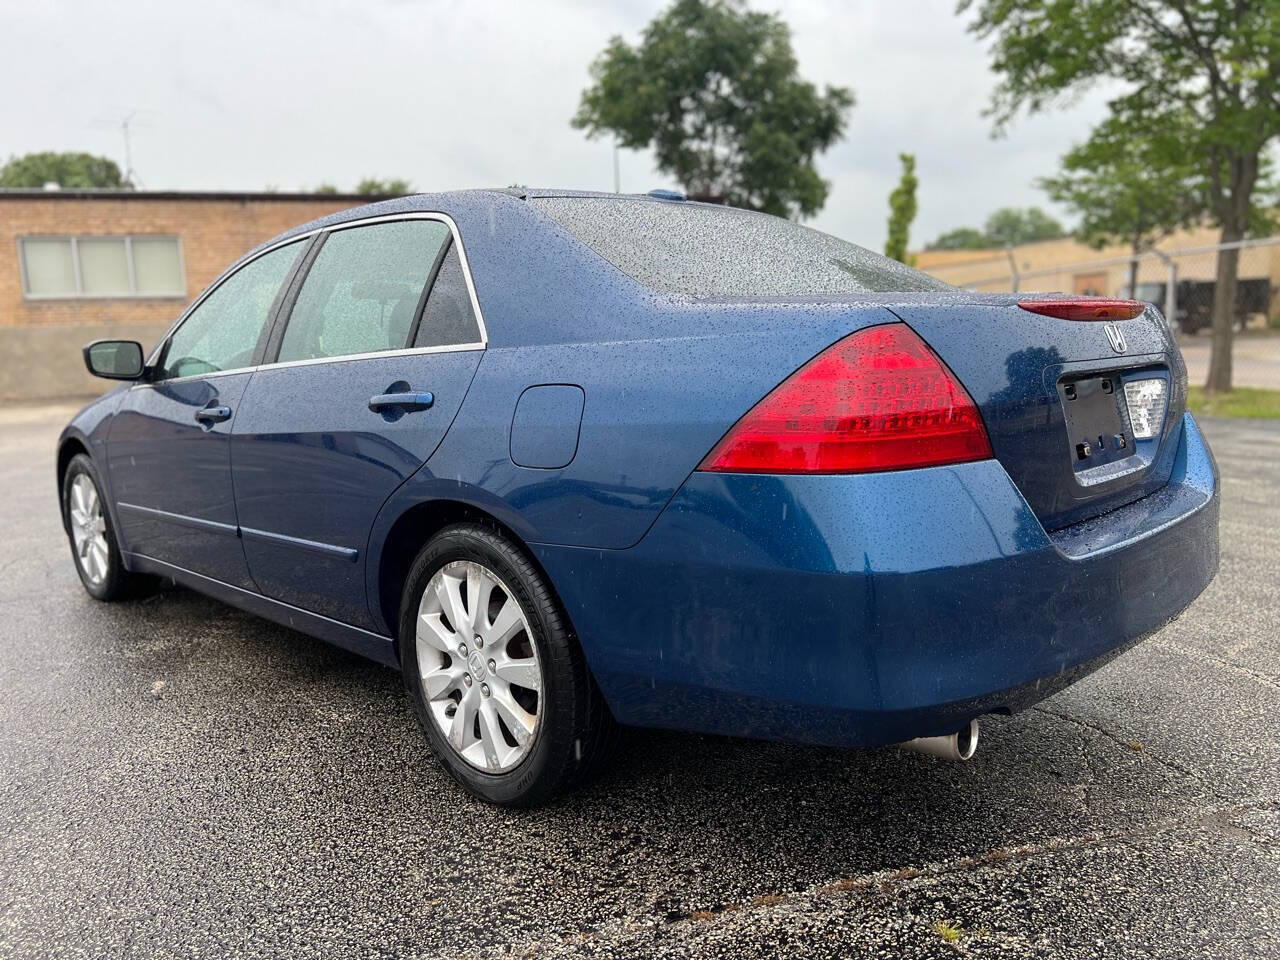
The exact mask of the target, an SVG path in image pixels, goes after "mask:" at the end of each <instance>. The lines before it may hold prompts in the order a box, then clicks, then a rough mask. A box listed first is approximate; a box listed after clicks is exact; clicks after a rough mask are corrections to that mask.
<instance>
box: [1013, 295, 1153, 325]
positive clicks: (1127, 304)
mask: <svg viewBox="0 0 1280 960" xmlns="http://www.w3.org/2000/svg"><path fill="white" fill-rule="evenodd" d="M1018 306H1020V307H1021V308H1022V309H1023V310H1030V311H1031V312H1032V313H1040V314H1044V316H1046V317H1057V318H1058V319H1059V320H1132V319H1133V318H1134V317H1136V316H1140V315H1141V314H1142V311H1143V310H1145V309H1146V306H1145V305H1144V304H1143V302H1142V301H1141V300H1114V299H1112V298H1110V297H1061V298H1059V299H1057V300H1019V301H1018Z"/></svg>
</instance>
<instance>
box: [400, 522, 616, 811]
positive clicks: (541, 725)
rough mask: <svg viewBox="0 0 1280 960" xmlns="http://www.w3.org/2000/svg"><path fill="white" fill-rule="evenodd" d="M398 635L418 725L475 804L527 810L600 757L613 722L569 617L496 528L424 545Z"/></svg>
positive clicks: (451, 530) (446, 534) (470, 529)
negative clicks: (483, 801) (484, 801)
mask: <svg viewBox="0 0 1280 960" xmlns="http://www.w3.org/2000/svg"><path fill="white" fill-rule="evenodd" d="M477 597H479V598H480V599H479V600H477V599H476V598H477ZM512 603H514V604H515V605H516V608H513V607H511V606H510V604H512ZM472 607H476V608H477V609H476V610H474V611H473V610H472V609H471V608H472ZM517 608H518V609H517ZM517 613H518V615H519V618H520V620H519V623H518V624H517V623H516V614H517ZM454 620H457V621H458V623H457V626H456V627H455V624H454V622H453V621H454ZM399 636H400V660H401V668H402V672H403V675H404V682H405V688H406V690H407V691H408V694H409V699H410V702H411V703H412V705H413V710H414V714H415V715H416V717H417V719H418V723H419V725H420V726H421V728H422V730H423V732H424V733H425V734H426V737H427V740H428V742H429V743H430V744H431V747H432V749H433V750H434V752H435V753H436V755H437V756H438V757H439V758H440V760H441V761H442V762H443V763H444V765H445V768H446V769H447V770H448V771H449V773H450V774H451V775H452V776H453V778H454V779H455V780H456V781H457V782H458V783H459V784H461V785H462V786H463V787H464V788H465V789H466V790H467V791H469V792H470V793H471V794H473V795H474V796H476V797H479V798H480V799H482V800H486V801H488V802H490V803H495V804H501V805H504V806H513V807H529V806H536V805H538V804H541V803H544V802H546V801H547V800H549V799H551V798H552V797H554V796H556V795H557V794H559V793H561V792H563V791H565V790H566V789H569V788H570V787H573V786H576V785H577V784H579V783H581V782H583V781H584V780H585V779H586V778H587V777H589V776H590V775H591V773H593V772H594V771H595V770H596V769H597V768H598V767H599V766H600V765H601V764H602V763H603V761H604V760H605V758H606V757H607V756H608V754H609V752H610V748H611V747H612V745H613V743H614V742H615V738H616V734H617V724H616V722H615V721H614V719H613V716H612V715H611V714H610V712H609V708H608V706H607V705H606V704H605V703H604V699H603V697H602V696H601V694H600V690H599V688H598V687H597V686H596V684H595V680H594V679H593V678H592V676H591V672H590V670H589V669H588V667H587V663H586V660H585V658H584V657H583V654H582V649H581V647H580V646H579V645H578V642H577V639H576V637H575V636H574V635H573V632H572V629H571V627H570V625H569V622H568V619H567V617H565V615H564V613H563V612H562V611H561V609H560V606H559V603H558V602H557V600H556V598H555V596H554V595H553V593H552V592H551V589H550V588H549V586H548V584H547V582H546V580H545V578H544V577H543V575H542V573H541V572H540V571H539V570H538V569H537V567H536V566H535V565H534V564H533V562H532V561H531V560H530V559H529V557H528V556H527V555H526V554H525V553H524V552H523V551H522V550H521V549H520V548H519V547H517V546H516V545H515V544H514V543H512V542H511V541H510V540H509V539H508V538H507V537H505V536H503V535H502V534H501V533H500V532H498V531H497V530H495V529H491V528H489V527H487V526H481V525H479V524H471V523H467V524H458V525H454V526H450V527H446V528H445V529H443V530H441V531H440V532H439V533H437V534H436V535H435V536H434V537H432V538H431V540H430V541H429V542H428V543H427V545H426V546H425V547H423V549H422V551H421V552H420V553H419V554H418V557H417V559H416V560H415V561H414V563H413V566H412V568H411V569H410V571H409V575H408V577H407V579H406V582H405V588H404V594H403V597H402V601H401V608H400V633H399ZM504 637H505V639H504ZM486 643H487V646H486ZM517 701H518V702H517ZM517 708H519V709H517ZM530 718H532V720H533V723H532V724H530V722H529V720H530Z"/></svg>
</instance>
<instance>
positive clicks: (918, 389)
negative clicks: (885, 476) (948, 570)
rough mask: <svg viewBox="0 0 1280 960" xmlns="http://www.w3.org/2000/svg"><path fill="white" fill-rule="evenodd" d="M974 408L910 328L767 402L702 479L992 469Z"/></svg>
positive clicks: (888, 329) (846, 353)
mask: <svg viewBox="0 0 1280 960" xmlns="http://www.w3.org/2000/svg"><path fill="white" fill-rule="evenodd" d="M990 456H991V443H990V441H988V439H987V431H986V428H985V427H984V426H983V424H982V417H981V416H980V415H979V414H978V408H977V407H976V406H974V403H973V400H972V399H970V397H969V394H968V393H967V392H965V389H964V387H962V386H961V385H960V382H959V381H958V380H956V378H955V376H954V375H953V374H952V373H951V371H950V370H948V369H947V368H946V366H944V365H943V363H942V361H941V360H939V359H938V358H937V356H935V355H934V353H933V351H932V350H930V349H929V348H928V347H927V346H926V345H925V342H924V341H923V340H921V339H920V338H919V337H918V336H916V334H915V333H914V332H913V331H912V330H911V328H910V327H908V326H906V324H902V323H890V324H884V325H883V326H878V327H868V328H866V329H865V330H859V331H858V332H857V333H852V334H850V335H849V336H847V337H845V338H844V339H843V340H840V341H839V342H837V343H835V344H833V345H832V346H830V347H828V348H827V349H826V350H824V351H823V352H822V353H820V354H818V355H817V356H816V357H814V358H813V359H812V360H810V361H809V362H808V363H806V364H805V365H804V366H803V367H801V368H800V369H799V370H797V371H796V372H795V373H793V374H792V375H791V376H790V377H788V378H787V379H786V380H784V381H783V382H782V383H781V384H779V385H778V386H777V387H775V388H774V390H773V392H772V393H770V394H769V395H768V396H767V397H765V398H764V399H763V400H761V401H760V402H759V403H758V404H756V405H755V407H753V408H752V409H751V411H750V412H749V413H747V415H746V416H744V417H743V418H742V419H741V420H739V421H738V422H737V423H736V424H734V426H733V428H732V429H730V431H729V432H728V433H727V434H726V435H725V436H724V438H723V439H722V440H721V441H720V442H719V443H718V444H716V446H715V449H714V450H712V451H711V452H710V453H709V454H707V458H706V459H705V460H703V461H702V464H701V465H700V466H699V467H698V469H699V470H716V471H722V472H726V473H865V472H868V471H872V470H904V469H907V468H910V467H932V466H938V465H939V464H945V463H963V462H965V461H969V460H985V459H987V458H988V457H990Z"/></svg>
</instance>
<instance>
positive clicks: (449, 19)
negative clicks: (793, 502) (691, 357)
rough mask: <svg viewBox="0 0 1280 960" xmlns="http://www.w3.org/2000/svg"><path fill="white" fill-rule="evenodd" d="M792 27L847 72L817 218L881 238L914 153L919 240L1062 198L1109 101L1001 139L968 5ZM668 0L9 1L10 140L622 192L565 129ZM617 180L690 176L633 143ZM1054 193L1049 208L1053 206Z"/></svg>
mask: <svg viewBox="0 0 1280 960" xmlns="http://www.w3.org/2000/svg"><path fill="white" fill-rule="evenodd" d="M752 5H753V6H754V7H755V8H757V9H766V10H777V11H778V12H779V13H781V14H782V16H783V17H784V18H785V20H786V21H787V22H788V23H789V24H790V25H791V28H792V31H793V37H794V42H795V47H796V53H797V56H798V58H799V62H800V71H801V74H802V75H803V76H804V77H805V78H807V79H809V80H811V81H813V82H815V83H818V84H827V83H831V84H840V85H844V86H848V87H851V88H852V89H853V91H854V94H855V96H856V97H857V105H856V106H855V107H854V109H853V111H852V113H851V115H850V118H849V125H848V133H847V136H846V138H845V140H844V141H843V142H842V143H840V144H839V145H838V146H836V147H835V148H833V149H832V150H830V151H829V152H827V153H826V154H824V155H822V156H821V157H820V158H819V161H818V167H819V170H820V172H821V173H822V175H823V176H824V177H826V178H827V179H828V180H830V181H831V182H832V191H831V195H830V197H829V198H828V201H827V205H826V208H825V209H824V210H823V211H822V212H821V213H820V214H819V215H818V216H817V217H816V218H815V219H814V220H813V221H811V223H812V225H814V226H817V227H818V228H820V229H823V230H827V231H829V232H831V233H834V234H837V235H839V236H841V237H844V238H846V239H849V240H853V241H854V242H857V243H861V244H864V245H866V246H871V247H874V248H877V249H878V248H880V247H881V246H882V245H883V242H884V236H885V220H886V216H887V212H888V200H887V197H888V193H889V191H890V190H891V189H892V187H893V185H894V183H895V182H896V180H897V177H898V170H899V168H898V159H897V157H898V153H899V152H900V151H908V152H913V153H915V154H916V157H917V174H918V176H919V178H920V189H919V202H920V213H919V216H918V217H917V219H916V223H915V226H914V228H913V230H912V245H913V246H919V245H921V244H922V243H923V242H924V241H927V240H929V239H932V238H933V237H934V236H935V235H937V234H938V233H940V232H942V231H944V230H947V229H950V228H952V227H956V226H963V225H975V226H976V225H980V224H981V223H982V221H983V220H984V219H985V217H986V215H987V214H988V213H990V212H991V211H992V210H993V209H995V208H996V207H999V206H1005V205H1017V206H1026V205H1032V204H1039V205H1042V206H1045V207H1049V204H1048V203H1047V202H1046V201H1045V198H1044V197H1043V195H1042V194H1041V193H1040V192H1039V191H1038V190H1036V188H1035V186H1034V180H1035V178H1036V177H1038V176H1042V175H1045V174H1048V173H1050V172H1052V171H1053V169H1054V166H1055V162H1056V160H1057V158H1058V156H1059V155H1061V154H1062V153H1063V152H1064V151H1065V150H1066V149H1067V148H1068V147H1069V146H1070V144H1071V143H1072V142H1074V141H1077V140H1080V139H1082V138H1083V137H1084V136H1085V135H1086V134H1087V131H1088V129H1089V126H1090V125H1091V124H1092V123H1094V122H1096V120H1097V119H1098V117H1099V116H1100V114H1101V111H1102V110H1103V107H1104V100H1103V98H1102V96H1101V94H1095V95H1091V96H1089V97H1087V98H1085V99H1084V100H1083V101H1081V102H1080V103H1079V104H1078V105H1076V106H1075V107H1073V108H1072V109H1070V110H1064V111H1055V112H1054V113H1052V114H1051V115H1049V116H1043V117H1037V118H1035V119H1031V120H1022V121H1019V122H1018V123H1017V124H1016V125H1015V126H1014V128H1013V130H1012V132H1011V134H1010V135H1009V136H1007V137H1006V138H1004V139H1000V140H993V139H991V138H990V136H989V133H990V122H989V121H988V120H986V119H984V118H983V117H982V109H983V107H984V106H985V105H986V103H987V99H988V95H989V92H990V89H991V86H992V83H993V79H992V76H991V74H990V72H989V71H988V68H987V64H988V58H987V54H986V51H985V49H984V45H983V44H982V43H981V42H980V41H978V40H977V39H975V38H974V37H973V36H972V35H970V34H968V33H966V32H965V29H964V28H965V21H964V20H963V19H961V18H960V17H957V16H956V15H955V13H954V6H955V5H954V3H953V0H771V2H766V0H753V4H752ZM664 6H665V2H663V0H617V2H612V3H606V2H600V3H589V2H579V0H548V2H540V0H539V2H535V0H527V2H516V0H510V2H497V0H492V2H490V0H364V2H349V3H348V2H337V0H305V2H303V0H259V2H248V0H206V2H190V0H161V2H153V0H113V2H111V3H101V2H94V0H80V2H60V0H43V2H40V3H31V2H29V0H0V11H3V13H2V14H0V78H2V79H3V81H4V89H5V90H7V91H8V93H7V94H6V96H5V97H4V98H2V99H0V155H6V156H7V155H8V154H22V153H26V152H28V151H35V150H51V149H52V150H87V151H90V152H93V153H101V154H107V155H109V156H111V157H113V158H115V159H116V160H117V161H118V162H120V164H121V167H123V166H124V145H123V138H122V136H121V132H120V129H119V124H120V121H121V120H123V119H124V117H125V116H126V115H128V114H129V113H131V112H134V111H136V115H135V118H134V122H133V165H134V169H135V171H136V173H137V177H138V179H139V180H140V182H141V184H142V185H143V186H144V187H145V188H147V189H192V190H218V189H235V190H259V189H263V188H265V187H267V186H268V185H271V186H274V187H277V188H279V189H280V190H285V191H288V190H299V189H309V188H311V187H314V186H315V185H317V184H319V183H322V182H328V183H333V184H336V185H337V186H339V187H341V188H343V189H350V188H351V187H353V186H354V184H355V183H356V181H357V180H359V179H360V178H361V177H364V176H381V177H392V176H396V177H404V178H407V179H408V180H409V181H410V182H411V183H413V185H414V186H415V188H417V189H421V190H436V189H455V188H463V187H475V186H505V185H507V184H510V183H524V184H530V185H537V186H557V187H575V188H585V189H600V190H610V189H612V188H613V167H612V159H611V154H612V145H611V143H610V141H608V140H597V141H591V140H588V139H586V138H585V137H584V136H583V135H582V134H581V133H580V132H579V131H577V130H574V129H572V128H571V127H570V126H569V118H570V117H571V116H572V115H573V113H574V110H575V109H576V107H577V103H578V97H579V94H580V92H581V90H582V88H583V86H584V85H585V84H586V82H587V80H588V75H587V67H588V65H589V64H590V62H591V60H592V59H593V58H594V57H595V56H596V54H597V53H599V51H600V50H601V49H602V48H603V47H604V45H605V44H606V42H607V41H608V39H609V37H610V36H612V35H614V34H621V35H623V36H624V37H626V38H628V39H629V40H632V41H634V40H635V39H636V38H637V37H638V36H639V32H640V29H641V28H642V27H643V25H644V24H645V22H646V21H648V20H649V19H650V18H651V17H652V16H653V15H654V14H655V13H656V12H657V11H659V10H660V9H662V8H663V7H664ZM621 169H622V189H623V190H626V191H644V190H648V189H651V188H653V187H658V186H670V185H672V184H671V183H670V181H669V178H666V177H664V176H662V175H661V174H659V173H657V171H656V170H654V168H653V164H652V158H651V157H650V156H649V155H648V153H647V152H637V151H623V152H622V159H621ZM1050 209H1052V208H1051V207H1050Z"/></svg>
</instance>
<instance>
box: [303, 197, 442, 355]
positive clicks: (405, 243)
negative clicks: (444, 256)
mask: <svg viewBox="0 0 1280 960" xmlns="http://www.w3.org/2000/svg"><path fill="white" fill-rule="evenodd" d="M449 239H450V234H449V228H448V226H446V225H445V224H444V223H441V222H440V221H438V220H402V221H396V222H393V223H377V224H370V225H369V226H365V227H351V228H348V229H346V230H335V231H333V232H332V233H330V234H329V236H328V237H327V238H326V239H325V242H324V246H322V247H321V248H320V253H319V255H317V257H316V259H315V262H314V263H312V265H311V269H310V270H309V271H308V272H307V278H306V280H305V281H303V284H302V289H301V290H300V291H299V292H298V299H297V302H296V303H295V304H294V306H293V310H292V312H291V313H290V315H289V324H288V326H287V327H286V328H285V331H284V338H283V340H282V341H281V343H280V355H279V358H278V359H279V360H280V361H281V362H287V361H290V360H315V359H319V358H324V357H344V356H351V355H353V354H362V353H379V352H382V351H385V350H400V349H403V348H404V347H406V346H407V345H408V343H409V336H410V333H411V331H412V328H413V322H414V319H415V318H416V316H417V314H418V308H419V305H420V303H421V299H422V291H423V288H424V287H425V286H426V283H427V280H428V279H429V278H430V276H431V270H432V267H433V266H434V265H435V263H436V259H437V257H438V256H439V254H440V253H441V251H442V250H443V249H444V247H445V245H446V244H447V243H448V242H449Z"/></svg>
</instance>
